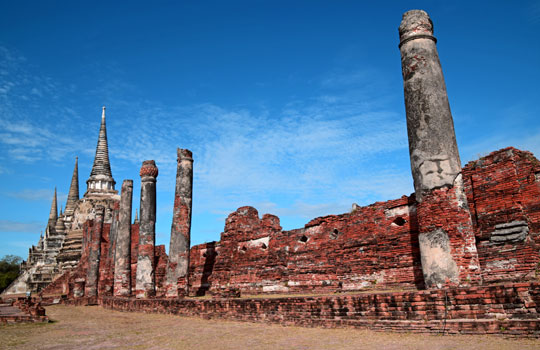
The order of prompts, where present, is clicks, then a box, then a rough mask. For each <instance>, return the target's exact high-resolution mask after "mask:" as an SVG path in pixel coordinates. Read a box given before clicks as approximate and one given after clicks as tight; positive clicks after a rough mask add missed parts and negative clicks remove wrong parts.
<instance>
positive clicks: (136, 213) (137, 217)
mask: <svg viewBox="0 0 540 350" xmlns="http://www.w3.org/2000/svg"><path fill="white" fill-rule="evenodd" d="M138 213H139V211H138V210H137V208H135V220H133V223H134V224H138V223H139V214H138Z"/></svg>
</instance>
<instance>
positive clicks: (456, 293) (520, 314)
mask: <svg viewBox="0 0 540 350" xmlns="http://www.w3.org/2000/svg"><path fill="white" fill-rule="evenodd" d="M98 302H99V304H100V305H102V306H103V307H105V308H108V309H113V310H120V311H138V312H148V313H151V312H155V313H164V314H175V315H184V316H198V317H203V318H207V319H226V320H236V321H249V322H268V323H278V324H282V325H298V326H307V327H352V328H365V329H372V330H376V331H395V332H423V333H441V334H442V333H452V334H457V333H461V334H496V335H502V336H511V337H540V283H538V282H531V283H514V284H503V285H494V286H487V287H484V286H477V287H469V288H452V289H443V290H429V291H408V292H381V293H369V294H349V295H341V294H340V295H332V296H309V297H306V296H289V297H282V298H276V297H271V298H262V297H257V298H230V299H202V298H201V299H198V298H186V299H157V298H156V299H135V298H115V297H103V298H100V299H99V300H98Z"/></svg>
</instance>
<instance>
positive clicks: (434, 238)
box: [399, 10, 480, 288]
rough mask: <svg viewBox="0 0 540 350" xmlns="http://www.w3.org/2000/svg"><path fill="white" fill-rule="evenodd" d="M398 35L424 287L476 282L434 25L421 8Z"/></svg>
mask: <svg viewBox="0 0 540 350" xmlns="http://www.w3.org/2000/svg"><path fill="white" fill-rule="evenodd" d="M399 35H400V44H399V48H400V51H401V66H402V71H403V86H404V91H405V109H406V112H407V131H408V136H409V153H410V158H411V171H412V175H413V180H414V189H415V193H416V201H417V202H418V206H417V215H418V226H419V236H418V240H419V243H420V255H421V261H422V271H423V274H424V281H425V284H426V287H428V288H441V287H443V286H445V285H467V284H470V283H473V282H478V281H479V279H480V274H479V270H480V267H479V266H480V265H479V261H478V254H477V251H476V243H475V237H474V232H473V227H472V221H471V216H470V212H469V208H468V204H467V198H466V196H465V192H464V190H463V183H462V178H461V162H460V159H459V153H458V148H457V143H456V136H455V132H454V122H453V119H452V114H451V113H450V105H449V103H448V96H447V93H446V85H445V83H444V77H443V73H442V69H441V64H440V62H439V56H438V53H437V48H436V45H435V44H436V42H437V40H436V39H435V37H434V36H433V23H432V22H431V19H430V18H429V16H428V14H427V13H426V12H424V11H422V10H412V11H408V12H406V13H405V14H404V15H403V20H402V22H401V25H400V26H399Z"/></svg>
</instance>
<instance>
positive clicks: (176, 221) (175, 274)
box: [165, 148, 193, 297]
mask: <svg viewBox="0 0 540 350" xmlns="http://www.w3.org/2000/svg"><path fill="white" fill-rule="evenodd" d="M177 153H178V159H177V167H176V189H175V195H174V211H173V221H172V227H171V244H170V246H169V262H168V264H167V273H166V282H165V296H167V297H178V296H184V295H187V293H188V284H189V248H190V237H191V202H192V191H193V154H192V153H191V151H190V150H187V149H180V148H179V149H178V150H177Z"/></svg>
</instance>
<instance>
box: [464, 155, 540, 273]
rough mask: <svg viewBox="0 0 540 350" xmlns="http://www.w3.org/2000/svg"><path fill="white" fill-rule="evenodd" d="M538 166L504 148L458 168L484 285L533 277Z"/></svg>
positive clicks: (538, 236)
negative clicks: (466, 200) (473, 229)
mask: <svg viewBox="0 0 540 350" xmlns="http://www.w3.org/2000/svg"><path fill="white" fill-rule="evenodd" d="M539 174H540V163H539V162H538V160H537V159H536V158H535V157H534V156H533V155H532V153H530V152H524V151H520V150H517V149H515V148H512V147H509V148H505V149H501V150H499V151H496V152H492V153H491V154H489V155H488V156H486V157H482V158H480V159H478V160H476V161H472V162H469V163H468V164H467V165H466V166H465V168H464V169H463V179H464V183H465V186H466V193H467V199H468V201H469V207H470V210H471V217H472V219H473V223H474V228H475V235H476V246H477V249H478V255H479V258H480V264H481V269H482V276H483V279H484V283H495V282H502V281H519V280H526V279H531V278H535V277H538V273H539V271H538V270H539V268H540V266H539V262H540V255H539V251H540V182H539V181H540V177H539Z"/></svg>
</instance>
